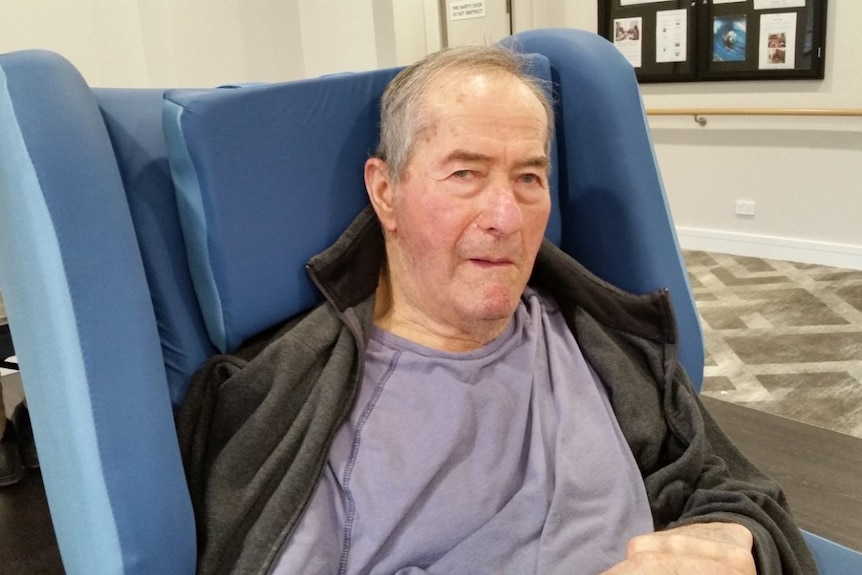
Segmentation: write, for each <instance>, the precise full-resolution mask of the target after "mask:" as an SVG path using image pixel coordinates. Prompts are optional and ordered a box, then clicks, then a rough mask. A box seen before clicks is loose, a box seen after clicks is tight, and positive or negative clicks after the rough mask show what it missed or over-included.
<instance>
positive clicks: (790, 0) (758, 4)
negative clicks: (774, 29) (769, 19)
mask: <svg viewBox="0 0 862 575" xmlns="http://www.w3.org/2000/svg"><path fill="white" fill-rule="evenodd" d="M713 1H714V0H713ZM805 2H806V0H754V9H755V10H772V9H773V8H805Z"/></svg>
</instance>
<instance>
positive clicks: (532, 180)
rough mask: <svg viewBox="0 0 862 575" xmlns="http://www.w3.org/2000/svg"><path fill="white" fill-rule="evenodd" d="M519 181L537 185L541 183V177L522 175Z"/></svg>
mask: <svg viewBox="0 0 862 575" xmlns="http://www.w3.org/2000/svg"><path fill="white" fill-rule="evenodd" d="M519 179H520V180H521V182H523V183H525V184H537V183H539V181H540V179H539V176H538V175H536V174H521V176H520V178H519Z"/></svg>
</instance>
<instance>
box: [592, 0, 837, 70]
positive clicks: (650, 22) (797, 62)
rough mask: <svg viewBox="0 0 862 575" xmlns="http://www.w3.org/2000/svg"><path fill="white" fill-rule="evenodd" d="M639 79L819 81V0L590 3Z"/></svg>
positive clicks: (822, 34) (822, 3)
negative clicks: (593, 4) (806, 79)
mask: <svg viewBox="0 0 862 575" xmlns="http://www.w3.org/2000/svg"><path fill="white" fill-rule="evenodd" d="M598 1H599V4H598V8H599V10H598V15H599V33H600V34H601V35H603V36H605V37H606V38H607V39H608V40H610V41H611V42H613V43H614V45H615V46H616V47H617V48H618V49H619V50H620V52H621V53H622V54H623V55H624V56H625V57H626V59H628V61H629V62H630V63H631V64H632V66H633V67H634V69H635V72H636V74H637V77H638V80H639V81H640V82H687V81H689V82H690V81H706V80H779V79H805V78H808V79H822V78H823V74H824V62H825V51H824V48H825V43H826V3H827V0H598Z"/></svg>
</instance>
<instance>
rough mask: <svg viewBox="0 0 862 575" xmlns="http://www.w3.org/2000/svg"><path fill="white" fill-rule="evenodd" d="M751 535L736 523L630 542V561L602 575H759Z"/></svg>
mask: <svg viewBox="0 0 862 575" xmlns="http://www.w3.org/2000/svg"><path fill="white" fill-rule="evenodd" d="M753 542H754V539H753V537H752V535H751V532H750V531H749V530H748V529H746V528H745V527H743V526H742V525H737V524H735V523H696V524H692V525H686V526H684V527H677V528H676V529H668V530H667V531H661V532H658V533H650V534H648V535H640V536H638V537H635V538H633V539H632V540H631V541H629V544H628V548H627V549H626V558H625V560H624V561H623V562H622V563H618V564H617V565H615V566H614V567H612V568H611V569H609V570H608V571H605V572H604V573H603V574H602V575H627V574H637V575H650V574H653V573H654V574H656V575H658V574H663V575H665V574H674V575H687V574H689V573H697V574H698V575H756V573H757V571H756V569H755V566H754V556H753V555H752V554H751V547H752V544H753Z"/></svg>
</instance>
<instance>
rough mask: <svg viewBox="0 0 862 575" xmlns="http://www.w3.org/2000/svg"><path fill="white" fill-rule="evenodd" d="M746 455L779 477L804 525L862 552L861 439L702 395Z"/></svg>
mask: <svg viewBox="0 0 862 575" xmlns="http://www.w3.org/2000/svg"><path fill="white" fill-rule="evenodd" d="M703 402H704V404H705V405H706V407H707V409H708V410H709V412H710V413H711V414H712V415H713V417H715V419H716V420H717V421H718V423H719V425H721V427H722V429H724V431H725V432H726V433H727V434H728V435H729V436H730V438H731V439H732V440H733V441H734V442H736V444H737V445H738V446H739V448H740V449H741V450H742V452H743V453H745V455H746V456H747V457H748V458H749V459H751V460H752V461H753V462H754V463H755V464H756V465H757V466H758V467H759V468H760V469H761V470H763V471H764V472H765V473H767V474H769V475H770V476H771V477H772V478H774V479H775V480H776V481H778V482H779V483H780V484H781V485H782V486H783V487H784V490H785V492H786V493H787V498H788V500H789V501H790V505H791V508H792V510H793V514H794V516H795V517H796V520H797V521H798V523H799V525H800V526H801V527H802V528H803V529H806V530H808V531H810V532H812V533H816V534H817V535H821V536H823V537H826V538H827V539H831V540H833V541H836V542H838V543H841V544H842V545H846V546H847V547H851V548H854V549H858V550H860V551H862V439H859V438H855V437H852V436H849V435H843V434H840V433H835V432H833V431H829V430H826V429H822V428H819V427H814V426H811V425H806V424H804V423H799V422H797V421H793V420H790V419H786V418H783V417H777V416H774V415H770V414H767V413H762V412H759V411H755V410H753V409H749V408H746V407H741V406H738V405H734V404H731V403H727V402H724V401H720V400H717V399H713V398H710V397H705V396H704V397H703Z"/></svg>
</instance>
